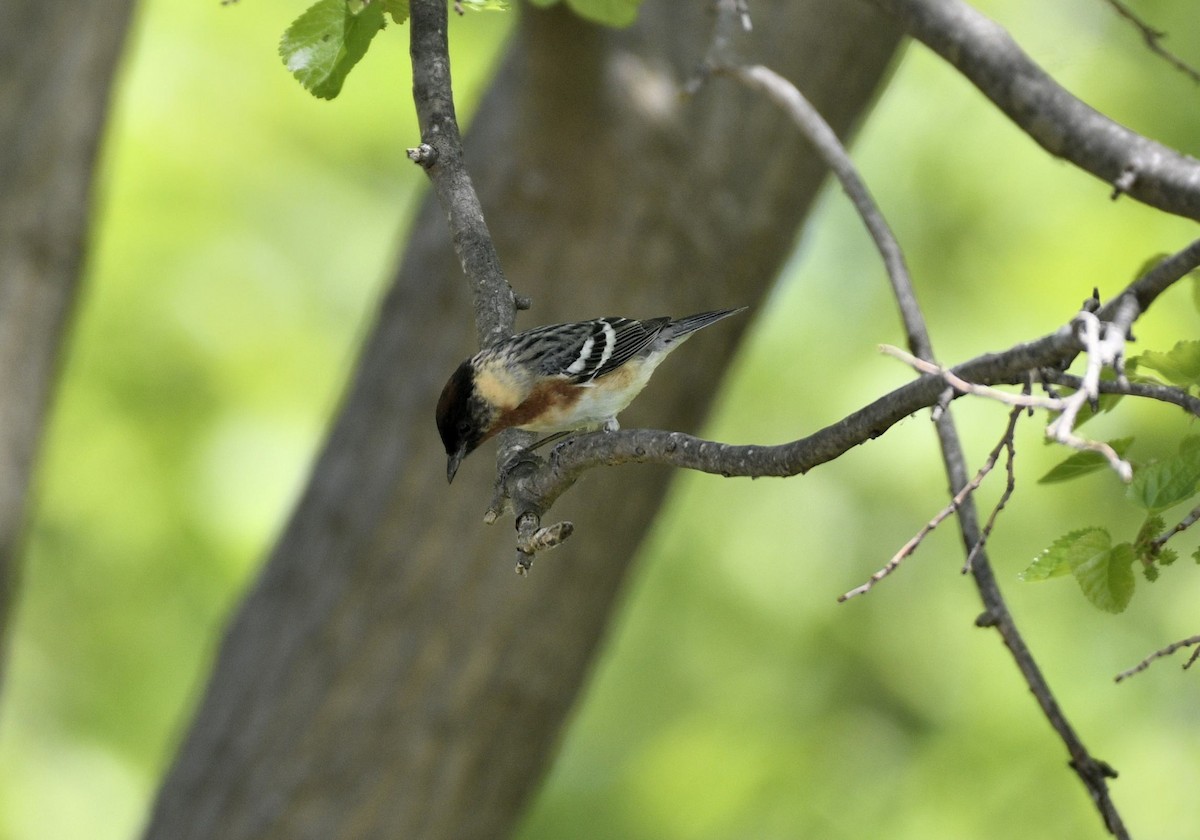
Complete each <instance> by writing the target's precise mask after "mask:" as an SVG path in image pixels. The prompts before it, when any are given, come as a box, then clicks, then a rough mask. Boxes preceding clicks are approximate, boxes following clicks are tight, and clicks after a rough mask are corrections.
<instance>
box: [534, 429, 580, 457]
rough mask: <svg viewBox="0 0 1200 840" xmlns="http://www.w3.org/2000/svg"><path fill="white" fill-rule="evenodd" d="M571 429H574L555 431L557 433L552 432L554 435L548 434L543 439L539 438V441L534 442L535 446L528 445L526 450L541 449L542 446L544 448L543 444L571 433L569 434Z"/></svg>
mask: <svg viewBox="0 0 1200 840" xmlns="http://www.w3.org/2000/svg"><path fill="white" fill-rule="evenodd" d="M571 431H572V430H571V429H568V430H567V431H565V432H555V433H554V434H552V435H547V436H546V437H544V438H542V439H541V440H539V441H537V442H536V443H534V444H533V446H530V447H528V448H527V449H526V450H525V451H526V452H532V451H533V450H535V449H541V448H542V447H543V446H545V445H546V444H547V443H550V442H551V441H556V440H558V439H559V438H561V437H565V436H566V435H569V434H571Z"/></svg>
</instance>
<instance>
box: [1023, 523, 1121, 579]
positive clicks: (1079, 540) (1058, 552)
mask: <svg viewBox="0 0 1200 840" xmlns="http://www.w3.org/2000/svg"><path fill="white" fill-rule="evenodd" d="M1111 545H1112V537H1110V536H1109V534H1108V531H1106V530H1104V529H1103V528H1084V529H1082V530H1080V531H1072V532H1071V533H1069V534H1064V535H1063V536H1061V537H1059V538H1058V539H1056V540H1055V541H1054V542H1053V544H1051V546H1050V547H1049V548H1047V549H1046V550H1045V551H1043V552H1042V553H1041V554H1039V555H1038V556H1037V557H1035V558H1034V559H1033V562H1032V563H1030V564H1029V567H1028V568H1026V569H1025V571H1023V572H1021V573H1020V574H1018V575H1017V578H1018V579H1019V580H1023V581H1025V582H1026V583H1032V582H1033V581H1036V580H1049V579H1050V578H1052V577H1058V576H1059V575H1065V574H1066V573H1067V572H1069V571H1071V569H1072V568H1073V567H1074V566H1075V565H1076V564H1077V563H1080V562H1083V560H1086V559H1087V558H1089V557H1092V556H1094V555H1095V554H1097V553H1101V552H1105V551H1108V549H1109V547H1110V546H1111Z"/></svg>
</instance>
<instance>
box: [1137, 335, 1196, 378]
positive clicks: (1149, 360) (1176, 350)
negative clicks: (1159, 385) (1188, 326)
mask: <svg viewBox="0 0 1200 840" xmlns="http://www.w3.org/2000/svg"><path fill="white" fill-rule="evenodd" d="M1137 359H1138V365H1139V366H1140V367H1148V368H1150V369H1151V370H1156V371H1158V372H1159V373H1160V374H1161V375H1162V376H1163V377H1164V378H1165V379H1166V380H1167V381H1168V382H1170V383H1171V384H1172V385H1179V386H1182V387H1185V388H1186V387H1188V386H1191V385H1197V384H1200V341H1180V342H1178V343H1177V344H1176V345H1175V346H1174V347H1172V348H1171V349H1170V350H1168V351H1167V352H1166V353H1159V352H1157V351H1154V350H1147V351H1146V352H1145V353H1142V354H1141V355H1140V356H1138V357H1137Z"/></svg>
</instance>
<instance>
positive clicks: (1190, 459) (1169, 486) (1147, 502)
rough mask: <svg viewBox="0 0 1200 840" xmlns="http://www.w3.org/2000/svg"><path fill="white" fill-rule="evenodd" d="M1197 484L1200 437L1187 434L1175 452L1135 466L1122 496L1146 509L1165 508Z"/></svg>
mask: <svg viewBox="0 0 1200 840" xmlns="http://www.w3.org/2000/svg"><path fill="white" fill-rule="evenodd" d="M1197 484H1200V438H1197V437H1196V436H1189V437H1186V438H1184V439H1183V442H1182V443H1181V444H1180V446H1179V454H1178V455H1177V456H1175V457H1173V458H1168V459H1167V460H1165V461H1155V462H1153V463H1150V464H1146V465H1145V466H1142V467H1139V468H1138V470H1137V471H1136V472H1135V473H1134V476H1133V481H1132V482H1130V484H1129V488H1128V490H1126V496H1127V497H1128V499H1129V500H1130V501H1131V502H1133V503H1134V504H1136V505H1140V506H1141V507H1142V508H1144V509H1146V510H1148V511H1151V512H1154V511H1160V510H1166V509H1167V508H1169V507H1171V506H1172V505H1177V504H1179V503H1180V502H1182V501H1183V500H1184V499H1187V498H1190V497H1191V496H1193V495H1195V493H1196V487H1197Z"/></svg>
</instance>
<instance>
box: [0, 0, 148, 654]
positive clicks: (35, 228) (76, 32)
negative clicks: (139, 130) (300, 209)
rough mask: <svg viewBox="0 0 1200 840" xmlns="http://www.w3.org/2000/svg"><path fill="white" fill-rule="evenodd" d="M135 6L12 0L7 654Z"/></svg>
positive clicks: (8, 46)
mask: <svg viewBox="0 0 1200 840" xmlns="http://www.w3.org/2000/svg"><path fill="white" fill-rule="evenodd" d="M132 7H133V3H132V0H96V2H89V3H79V4H76V3H44V2H41V0H0V114H3V115H4V117H3V118H2V119H0V654H2V652H3V650H4V649H5V648H6V645H4V644H3V642H4V637H5V628H6V627H7V625H8V622H7V616H8V610H9V608H10V607H11V604H12V598H13V592H14V590H15V588H16V580H17V568H16V557H17V553H18V550H19V546H20V536H21V530H22V524H23V522H24V519H25V512H26V508H27V506H28V505H27V497H28V495H29V484H30V475H31V473H32V469H33V463H34V457H35V454H36V452H37V448H38V442H39V441H40V440H41V432H42V428H43V427H44V425H45V417H46V408H47V405H48V403H49V401H50V394H51V392H52V389H53V384H54V379H55V374H56V373H57V370H58V364H57V362H58V357H59V351H60V348H61V346H62V341H63V336H64V334H65V331H66V326H67V322H68V316H69V314H70V312H71V309H72V304H73V302H74V300H75V297H76V290H77V288H78V279H79V274H80V270H81V267H82V265H83V257H84V251H85V246H86V242H85V240H86V232H87V222H88V211H89V208H90V193H91V184H92V169H93V166H94V164H95V161H96V152H97V149H98V147H99V144H100V137H101V133H102V131H103V129H104V124H105V116H106V113H107V110H108V108H107V104H108V93H109V86H110V83H111V80H112V77H113V73H114V71H115V68H116V65H117V59H118V57H119V55H120V51H121V44H122V42H123V41H124V35H125V31H126V28H127V27H128V22H129V16H130V11H131V9H132ZM0 674H2V671H0Z"/></svg>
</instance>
